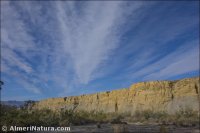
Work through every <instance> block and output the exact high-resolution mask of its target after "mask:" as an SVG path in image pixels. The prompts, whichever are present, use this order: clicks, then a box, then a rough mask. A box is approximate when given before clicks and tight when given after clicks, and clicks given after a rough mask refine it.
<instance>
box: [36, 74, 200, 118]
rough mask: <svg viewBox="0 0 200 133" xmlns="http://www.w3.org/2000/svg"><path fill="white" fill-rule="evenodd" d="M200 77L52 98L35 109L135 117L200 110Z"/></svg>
mask: <svg viewBox="0 0 200 133" xmlns="http://www.w3.org/2000/svg"><path fill="white" fill-rule="evenodd" d="M199 100H200V99H199V77H196V78H187V79H182V80H177V81H151V82H140V83H136V84H133V85H131V86H130V88H124V89H119V90H114V91H107V92H101V93H96V94H89V95H81V96H71V97H64V98H49V99H45V100H41V101H39V102H38V103H36V104H35V106H34V108H36V109H42V108H50V109H52V110H55V111H58V110H59V109H61V108H63V107H64V109H66V110H68V109H73V110H77V111H79V110H84V111H88V112H89V111H103V112H105V113H109V112H117V113H127V112H129V113H131V114H133V113H134V112H135V111H140V110H141V111H142V110H153V111H165V112H167V113H175V112H176V111H178V110H180V109H184V108H191V109H193V110H199V103H200V101H199Z"/></svg>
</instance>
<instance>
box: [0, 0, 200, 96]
mask: <svg viewBox="0 0 200 133" xmlns="http://www.w3.org/2000/svg"><path fill="white" fill-rule="evenodd" d="M182 4H183V5H190V4H188V3H187V2H186V3H182ZM1 6H2V7H1V8H2V9H1V14H2V15H1V51H2V59H1V60H2V64H1V67H2V69H1V72H2V74H3V76H2V77H3V79H6V81H7V80H9V81H10V82H16V83H17V84H16V85H17V87H22V88H23V89H25V90H28V91H30V92H32V93H34V94H35V95H38V97H39V96H40V97H45V96H44V95H47V97H48V96H62V95H71V94H79V93H82V92H89V90H81V89H82V88H83V87H92V88H98V87H105V86H109V85H107V84H108V82H110V83H109V84H110V86H112V85H114V86H117V84H125V85H127V83H129V81H131V82H132V81H134V80H135V79H136V78H137V77H139V78H140V80H148V79H164V78H167V77H173V76H176V75H180V74H183V73H188V72H191V71H195V70H197V67H198V65H197V62H196V60H197V59H198V57H197V53H198V52H199V51H198V50H197V49H196V46H197V45H196V43H197V42H196V41H194V40H195V39H196V35H194V34H195V33H196V30H194V29H195V28H196V27H197V26H198V21H196V15H195V14H194V13H193V12H194V11H193V10H191V11H188V12H187V11H185V10H184V11H185V12H184V13H182V12H183V11H182V10H181V8H182V7H181V6H180V5H178V4H177V3H176V2H171V3H170V2H165V3H162V2H146V3H145V2H139V1H131V2H125V1H87V2H80V1H79V2H77V1H51V2H50V1H49V2H44V1H17V2H16V1H3V2H2V5H1ZM191 7H192V8H193V7H194V5H193V3H192V4H191ZM186 8H190V7H189V6H188V7H186ZM192 8H191V9H192ZM179 10H180V11H179ZM188 17H189V18H190V20H194V21H190V20H189V19H188ZM185 38H186V39H185ZM188 42H190V43H188ZM173 45H174V46H173ZM165 49H166V50H165ZM183 64H191V65H185V66H183ZM180 67H181V68H180ZM178 68H179V69H178ZM10 78H11V79H12V80H10ZM91 92H95V90H92V91H91ZM33 97H34V96H33Z"/></svg>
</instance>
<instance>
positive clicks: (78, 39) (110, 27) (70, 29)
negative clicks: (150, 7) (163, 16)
mask: <svg viewBox="0 0 200 133" xmlns="http://www.w3.org/2000/svg"><path fill="white" fill-rule="evenodd" d="M123 6H124V5H123V3H122V2H87V3H86V4H85V7H84V8H83V9H82V10H81V13H80V12H78V11H77V10H78V9H77V8H78V7H75V4H74V3H73V2H70V3H68V2H67V4H66V5H65V4H63V3H62V2H58V3H57V10H58V12H57V17H58V20H59V25H60V29H61V32H62V41H63V42H62V43H63V45H64V48H65V50H66V52H67V53H68V54H69V55H70V57H71V59H72V61H73V63H74V70H75V73H76V75H77V77H78V79H79V81H80V82H81V83H84V84H87V83H88V82H89V81H91V80H92V79H93V78H94V77H95V74H94V71H95V70H97V69H98V68H99V67H100V66H101V64H102V63H103V61H105V60H106V59H107V58H108V57H109V55H110V54H111V52H112V50H114V49H115V48H116V47H117V46H118V41H119V39H120V36H118V34H119V33H118V32H119V31H118V30H119V29H120V24H121V23H123V21H124V20H125V18H124V17H123V16H122V15H123V12H124V10H125V9H123V8H122V7H123ZM135 8H136V7H135ZM137 8H138V6H137ZM69 14H70V15H69ZM80 14H81V15H80Z"/></svg>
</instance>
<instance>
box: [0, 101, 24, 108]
mask: <svg viewBox="0 0 200 133" xmlns="http://www.w3.org/2000/svg"><path fill="white" fill-rule="evenodd" d="M1 103H2V104H3V105H8V106H16V107H21V106H23V105H24V104H25V101H1Z"/></svg>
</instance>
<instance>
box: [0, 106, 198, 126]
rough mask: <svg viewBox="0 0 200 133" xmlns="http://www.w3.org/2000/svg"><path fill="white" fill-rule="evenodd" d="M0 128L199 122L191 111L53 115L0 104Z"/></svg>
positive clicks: (60, 112)
mask: <svg viewBox="0 0 200 133" xmlns="http://www.w3.org/2000/svg"><path fill="white" fill-rule="evenodd" d="M0 120H1V126H3V125H6V126H8V127H9V126H11V125H16V126H30V125H31V126H33V125H34V126H71V125H85V124H94V123H111V124H119V123H126V122H127V123H129V122H141V123H143V124H149V123H161V124H175V125H177V126H196V125H198V123H199V113H198V112H197V111H193V110H190V109H185V110H180V111H178V112H177V113H175V114H173V115H170V114H167V113H165V112H153V111H151V110H145V111H136V112H135V114H134V115H130V114H129V113H124V114H118V113H107V114H105V113H103V112H95V111H91V112H85V111H73V110H62V111H59V112H54V111H52V110H50V109H42V110H33V109H28V108H25V107H23V108H16V107H11V106H6V105H1V118H0Z"/></svg>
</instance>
